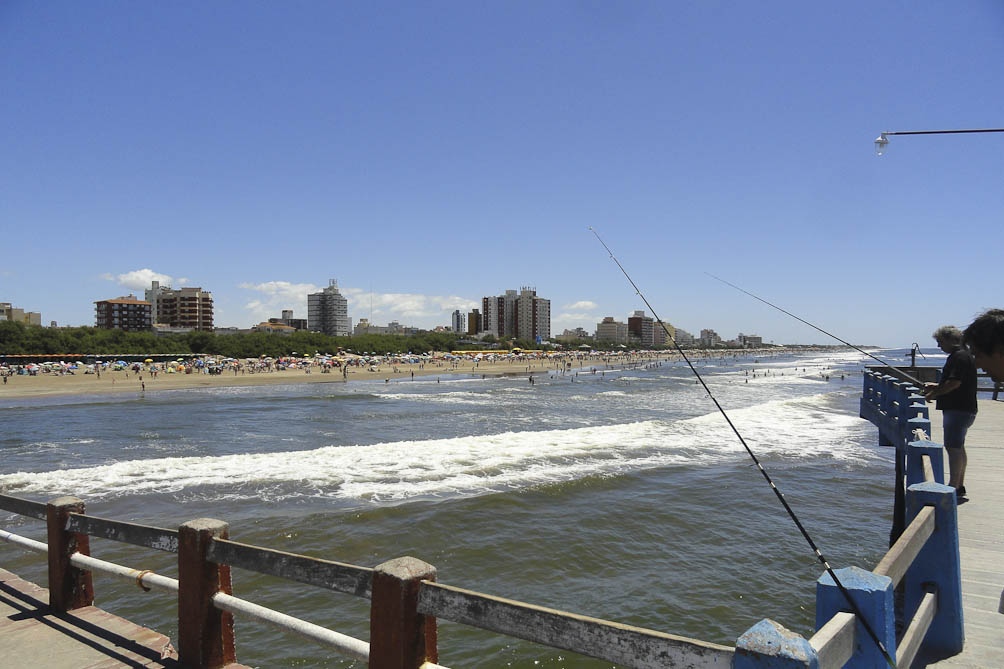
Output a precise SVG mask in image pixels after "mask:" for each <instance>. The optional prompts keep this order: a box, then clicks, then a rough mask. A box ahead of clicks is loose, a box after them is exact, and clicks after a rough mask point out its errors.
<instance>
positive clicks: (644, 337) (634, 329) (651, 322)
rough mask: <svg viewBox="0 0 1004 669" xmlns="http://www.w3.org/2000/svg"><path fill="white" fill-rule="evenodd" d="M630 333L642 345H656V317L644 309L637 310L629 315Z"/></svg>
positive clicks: (647, 346)
mask: <svg viewBox="0 0 1004 669" xmlns="http://www.w3.org/2000/svg"><path fill="white" fill-rule="evenodd" d="M627 326H628V334H629V335H630V336H631V337H633V338H634V339H635V340H636V341H637V342H638V343H639V344H640V345H641V346H642V347H645V348H651V347H652V346H654V345H655V319H654V318H652V317H651V316H646V315H645V312H644V311H636V312H634V315H633V316H629V317H628V322H627Z"/></svg>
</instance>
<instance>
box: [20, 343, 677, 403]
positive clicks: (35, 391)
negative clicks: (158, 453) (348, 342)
mask: <svg viewBox="0 0 1004 669" xmlns="http://www.w3.org/2000/svg"><path fill="white" fill-rule="evenodd" d="M679 359H680V357H679V355H678V354H677V353H671V352H666V353H658V354H656V353H651V354H647V355H636V356H624V357H615V358H611V356H581V357H577V358H575V359H567V358H562V359H548V358H541V359H529V360H496V361H492V360H480V361H474V360H461V361H459V362H451V361H429V362H423V363H399V362H393V363H392V362H386V363H382V364H381V365H379V366H376V367H375V368H373V369H370V368H367V367H350V368H349V369H348V374H347V375H346V376H343V375H342V370H341V369H332V370H331V371H330V372H329V373H322V372H321V369H320V368H319V367H310V368H307V369H306V370H304V369H286V370H276V371H266V372H255V373H245V372H241V373H237V374H234V373H233V372H224V373H223V374H218V375H213V374H203V373H199V372H192V373H190V374H186V373H173V374H169V373H166V372H160V373H159V374H157V375H156V376H154V375H153V374H151V373H150V372H149V371H146V370H144V371H140V372H135V371H125V370H122V371H104V372H102V373H101V374H100V375H97V374H84V373H82V372H80V371H78V372H77V373H75V374H65V375H60V374H55V373H48V374H41V373H40V374H38V375H36V376H30V375H26V376H22V375H15V376H10V377H6V382H5V383H3V384H2V385H0V400H3V399H30V398H39V397H69V396H82V395H91V394H93V395H109V394H114V395H124V394H128V393H135V394H136V395H141V396H143V395H146V394H147V393H151V394H152V393H156V392H158V391H165V390H187V389H195V388H227V387H248V386H271V385H288V384H304V383H351V382H352V381H380V380H383V381H384V382H385V383H388V384H389V383H391V382H395V383H401V382H407V381H410V380H412V379H413V378H414V379H416V380H417V379H419V378H426V377H430V376H439V377H461V376H474V377H477V376H481V377H489V376H492V377H495V376H506V377H518V376H526V377H530V376H538V377H539V376H543V375H547V374H561V373H565V374H575V373H580V372H589V371H591V370H592V369H594V368H595V369H596V370H597V371H603V370H612V369H621V368H624V367H625V366H629V365H645V364H652V363H656V362H664V361H675V360H679ZM568 364H571V367H568V366H567V365H568Z"/></svg>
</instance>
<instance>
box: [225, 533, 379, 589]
mask: <svg viewBox="0 0 1004 669" xmlns="http://www.w3.org/2000/svg"><path fill="white" fill-rule="evenodd" d="M206 557H207V559H209V560H212V561H213V562H216V563H218V564H228V565H230V566H231V567H239V568H241V569H247V570H249V571H254V572H258V573H259V574H268V575H270V576H278V577H280V578H285V579H289V580H291V581H298V582H300V583H307V584H308V585H315V586H318V587H321V588H327V589H328V590H334V591H336V592H343V593H345V594H348V595H355V596H356V597H363V598H366V599H370V598H371V597H372V589H373V570H372V569H371V568H369V567H358V566H356V565H351V564H344V563H341V562H334V561H331V560H322V559H320V558H313V557H308V556H306V555H297V554H296V553H285V552H283V551H277V550H273V549H271V548H261V547H259V546H250V545H248V544H242V543H239V542H236V541H229V540H224V539H213V541H212V543H211V544H210V546H209V553H208V555H207V556H206Z"/></svg>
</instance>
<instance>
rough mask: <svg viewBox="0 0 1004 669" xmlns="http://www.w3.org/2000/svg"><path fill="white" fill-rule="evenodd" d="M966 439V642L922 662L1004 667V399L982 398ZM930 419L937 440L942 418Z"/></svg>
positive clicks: (962, 529) (962, 516)
mask: <svg viewBox="0 0 1004 669" xmlns="http://www.w3.org/2000/svg"><path fill="white" fill-rule="evenodd" d="M979 404H980V410H979V414H978V415H977V416H976V423H974V424H973V426H972V428H970V430H969V435H968V438H967V439H966V453H967V454H968V456H969V463H968V465H967V467H966V491H967V493H968V494H969V499H968V501H966V502H963V503H962V504H959V507H958V514H959V553H960V555H961V559H962V609H963V617H964V619H965V630H966V644H965V647H964V649H963V651H962V652H961V653H960V654H958V655H955V656H952V657H948V658H943V659H940V660H939V659H938V658H927V659H928V661H929V663H928V664H926V665H921V666H928V667H945V668H953V669H954V668H959V669H963V668H967V669H968V668H974V667H1004V515H1002V514H1001V509H1004V402H999V401H993V400H989V399H981V400H980V401H979ZM933 413H934V414H935V415H934V416H932V419H931V429H932V432H933V439H934V441H937V442H940V441H941V420H940V418H941V416H940V413H939V412H933Z"/></svg>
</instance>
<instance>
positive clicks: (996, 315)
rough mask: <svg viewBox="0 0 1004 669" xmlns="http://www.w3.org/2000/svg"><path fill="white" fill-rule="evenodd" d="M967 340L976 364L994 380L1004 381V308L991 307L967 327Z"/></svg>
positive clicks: (997, 381)
mask: <svg viewBox="0 0 1004 669" xmlns="http://www.w3.org/2000/svg"><path fill="white" fill-rule="evenodd" d="M965 340H966V346H968V347H969V349H970V350H971V351H972V352H973V356H974V357H975V359H976V365H977V366H978V367H981V368H982V369H983V371H984V372H986V373H987V374H989V375H990V378H991V379H993V380H994V382H996V383H1002V382H1004V309H990V310H988V311H986V312H984V313H983V314H981V315H980V316H979V317H977V319H976V320H975V321H973V322H972V323H971V324H970V325H969V327H967V328H966V332H965Z"/></svg>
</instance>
